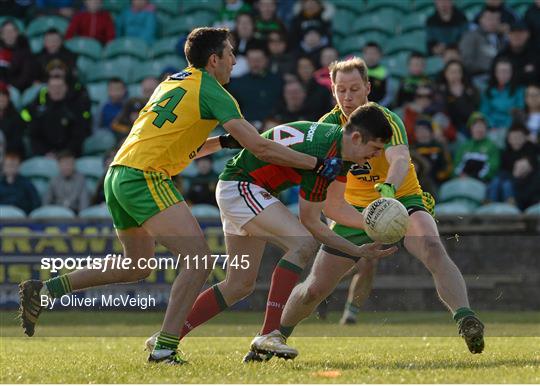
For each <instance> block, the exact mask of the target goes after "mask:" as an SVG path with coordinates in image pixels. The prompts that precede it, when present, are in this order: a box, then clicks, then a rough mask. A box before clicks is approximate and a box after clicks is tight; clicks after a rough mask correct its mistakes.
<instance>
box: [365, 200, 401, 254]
mask: <svg viewBox="0 0 540 386" xmlns="http://www.w3.org/2000/svg"><path fill="white" fill-rule="evenodd" d="M362 214H363V216H364V230H365V231H366V233H367V235H368V236H369V237H370V238H371V239H372V240H375V241H380V242H381V243H384V244H393V243H396V242H398V241H399V240H401V239H402V238H403V236H405V233H406V232H407V226H408V225H409V213H407V209H406V208H405V207H404V206H403V204H402V203H401V202H399V201H398V200H396V199H395V198H388V197H381V198H378V199H376V200H375V201H373V202H372V203H371V204H369V205H368V207H367V208H366V209H364V211H363V212H362Z"/></svg>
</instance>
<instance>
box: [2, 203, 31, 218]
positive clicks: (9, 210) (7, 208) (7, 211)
mask: <svg viewBox="0 0 540 386" xmlns="http://www.w3.org/2000/svg"><path fill="white" fill-rule="evenodd" d="M25 217H26V214H25V213H24V211H23V210H22V209H20V208H17V207H16V206H13V205H0V218H1V219H8V218H25Z"/></svg>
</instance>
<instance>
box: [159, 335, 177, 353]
mask: <svg viewBox="0 0 540 386" xmlns="http://www.w3.org/2000/svg"><path fill="white" fill-rule="evenodd" d="M178 343H180V337H179V336H178V335H173V334H169V333H168V332H163V331H160V332H159V335H158V337H157V341H156V345H155V347H154V350H172V351H176V349H177V348H178Z"/></svg>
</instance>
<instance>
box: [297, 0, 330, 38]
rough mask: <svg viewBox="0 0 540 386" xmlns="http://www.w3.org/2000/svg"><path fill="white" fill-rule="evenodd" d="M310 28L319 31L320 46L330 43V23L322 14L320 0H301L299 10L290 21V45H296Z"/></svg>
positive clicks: (322, 9)
mask: <svg viewBox="0 0 540 386" xmlns="http://www.w3.org/2000/svg"><path fill="white" fill-rule="evenodd" d="M312 28H315V29H316V30H317V31H319V34H320V40H321V45H322V46H327V45H329V44H330V43H331V36H332V34H331V25H330V22H329V20H328V19H327V17H326V15H324V6H323V4H322V2H321V0H302V1H301V2H300V11H299V12H298V14H297V15H296V16H295V17H294V18H293V19H292V22H291V28H290V43H291V46H292V47H298V46H299V45H300V43H301V42H302V41H303V40H304V37H305V35H306V34H307V33H308V32H309V31H310V29H312Z"/></svg>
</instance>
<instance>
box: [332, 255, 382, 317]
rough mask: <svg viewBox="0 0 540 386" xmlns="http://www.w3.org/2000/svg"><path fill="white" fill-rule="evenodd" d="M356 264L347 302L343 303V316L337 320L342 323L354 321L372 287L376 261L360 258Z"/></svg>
mask: <svg viewBox="0 0 540 386" xmlns="http://www.w3.org/2000/svg"><path fill="white" fill-rule="evenodd" d="M356 265H357V268H358V273H357V274H356V275H354V276H353V278H352V280H351V285H350V286H349V293H348V296H347V303H345V309H344V310H343V316H342V317H341V320H340V321H339V323H340V324H343V325H346V324H355V323H356V320H357V319H358V313H359V312H360V309H361V307H362V306H363V305H364V303H365V301H366V300H367V298H368V297H369V294H370V293H371V289H372V288H373V277H374V276H375V269H376V267H377V262H376V261H375V260H365V259H362V260H360V261H359V262H358V263H357V264H356Z"/></svg>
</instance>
